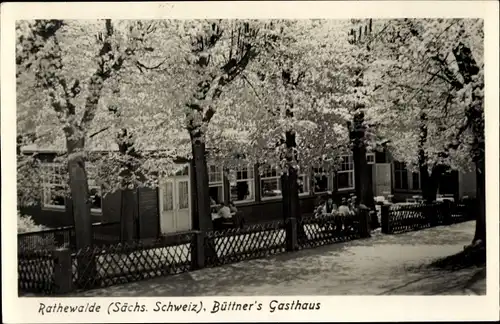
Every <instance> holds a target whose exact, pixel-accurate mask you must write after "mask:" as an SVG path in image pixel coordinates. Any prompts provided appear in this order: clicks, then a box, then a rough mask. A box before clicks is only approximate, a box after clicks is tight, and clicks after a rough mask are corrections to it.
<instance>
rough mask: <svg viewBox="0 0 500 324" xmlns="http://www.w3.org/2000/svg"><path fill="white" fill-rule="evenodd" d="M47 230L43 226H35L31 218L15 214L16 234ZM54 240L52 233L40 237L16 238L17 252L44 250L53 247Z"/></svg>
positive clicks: (41, 234)
mask: <svg viewBox="0 0 500 324" xmlns="http://www.w3.org/2000/svg"><path fill="white" fill-rule="evenodd" d="M46 229H48V228H47V227H45V226H43V225H37V224H36V223H35V222H34V221H33V219H32V218H31V216H27V215H21V214H20V213H19V211H18V212H17V233H18V234H21V233H31V232H39V231H43V230H46ZM55 245H56V244H55V238H54V234H53V233H47V234H43V233H40V235H36V234H35V235H28V236H21V237H19V236H18V246H17V247H18V251H27V250H46V249H53V248H54V247H55Z"/></svg>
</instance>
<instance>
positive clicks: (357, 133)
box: [350, 113, 375, 208]
mask: <svg viewBox="0 0 500 324" xmlns="http://www.w3.org/2000/svg"><path fill="white" fill-rule="evenodd" d="M363 122H364V114H363V113H357V114H356V115H355V116H354V123H353V124H354V127H353V130H352V131H351V132H350V137H351V142H352V144H353V146H352V157H353V161H354V170H355V171H354V187H355V190H356V196H357V199H358V202H359V203H360V204H364V205H365V206H367V207H369V208H374V207H375V202H374V199H373V188H372V186H371V183H370V177H369V172H368V163H367V161H366V144H365V141H364V138H365V127H364V126H363Z"/></svg>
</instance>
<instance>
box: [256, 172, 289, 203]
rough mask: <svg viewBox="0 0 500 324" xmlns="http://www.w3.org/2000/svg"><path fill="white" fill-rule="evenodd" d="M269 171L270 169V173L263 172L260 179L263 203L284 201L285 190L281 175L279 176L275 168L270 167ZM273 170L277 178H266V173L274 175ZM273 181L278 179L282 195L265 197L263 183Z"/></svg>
mask: <svg viewBox="0 0 500 324" xmlns="http://www.w3.org/2000/svg"><path fill="white" fill-rule="evenodd" d="M268 169H269V171H266V172H263V173H262V175H261V176H260V179H259V181H260V193H259V195H260V199H261V200H262V201H266V200H278V199H282V198H283V188H281V175H278V171H277V170H276V168H274V167H269V168H268ZM273 170H274V171H275V172H276V176H270V177H266V176H265V174H266V173H272V171H273ZM271 179H276V181H277V183H278V188H280V191H281V194H280V195H279V196H270V197H265V196H264V195H263V191H262V189H263V188H264V186H263V185H262V182H263V181H264V180H271Z"/></svg>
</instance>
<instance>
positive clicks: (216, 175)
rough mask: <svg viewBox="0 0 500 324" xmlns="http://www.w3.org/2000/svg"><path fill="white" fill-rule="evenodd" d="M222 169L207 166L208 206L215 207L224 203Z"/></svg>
mask: <svg viewBox="0 0 500 324" xmlns="http://www.w3.org/2000/svg"><path fill="white" fill-rule="evenodd" d="M223 179H224V177H223V175H222V167H219V166H216V165H209V166H208V195H209V196H210V205H211V206H213V205H217V204H220V203H222V202H223V201H224V182H223Z"/></svg>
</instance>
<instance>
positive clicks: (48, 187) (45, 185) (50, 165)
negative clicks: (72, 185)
mask: <svg viewBox="0 0 500 324" xmlns="http://www.w3.org/2000/svg"><path fill="white" fill-rule="evenodd" d="M41 168H42V169H43V170H42V200H41V205H42V206H41V207H42V208H43V209H59V210H66V203H67V197H66V195H64V196H63V198H64V205H54V204H51V203H46V202H45V201H46V199H45V198H46V194H47V193H48V195H49V197H50V196H51V195H50V193H51V191H52V188H54V187H63V189H67V188H68V183H67V182H66V183H64V182H63V183H58V184H56V183H53V182H51V181H50V182H47V181H48V178H51V179H54V178H55V176H56V172H55V168H59V170H60V169H63V168H64V165H63V164H62V163H56V162H44V163H42V164H41ZM46 169H50V173H49V172H48V170H46ZM47 191H48V192H47Z"/></svg>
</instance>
